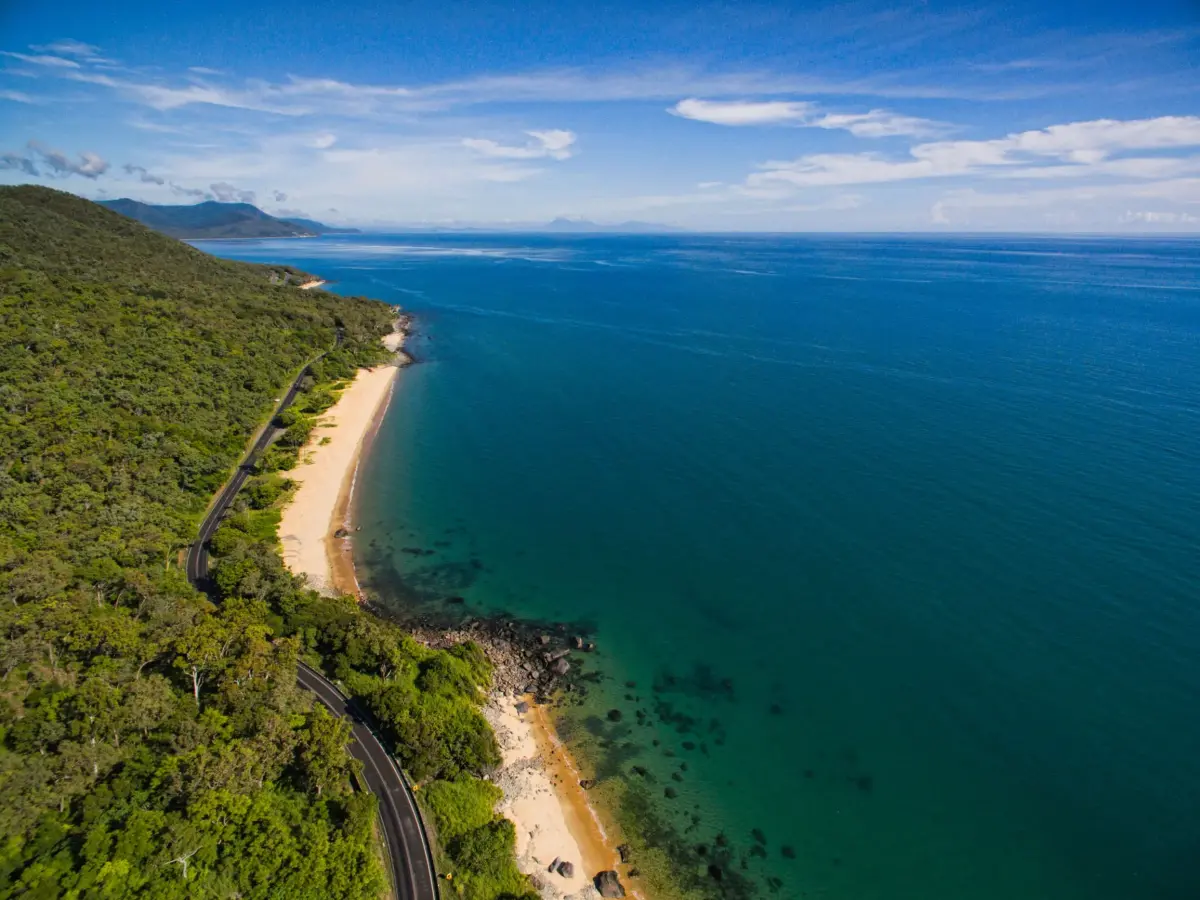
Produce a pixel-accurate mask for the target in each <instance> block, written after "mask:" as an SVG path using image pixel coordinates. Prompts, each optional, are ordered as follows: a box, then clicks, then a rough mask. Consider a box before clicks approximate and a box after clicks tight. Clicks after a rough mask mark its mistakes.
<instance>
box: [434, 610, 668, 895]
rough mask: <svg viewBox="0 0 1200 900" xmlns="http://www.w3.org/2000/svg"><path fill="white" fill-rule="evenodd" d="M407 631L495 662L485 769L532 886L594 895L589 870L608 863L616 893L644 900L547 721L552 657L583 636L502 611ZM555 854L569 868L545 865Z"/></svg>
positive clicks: (554, 669)
mask: <svg viewBox="0 0 1200 900" xmlns="http://www.w3.org/2000/svg"><path fill="white" fill-rule="evenodd" d="M552 635H553V636H552ZM413 636H414V637H415V638H416V639H417V640H418V641H420V642H421V643H423V644H426V645H428V646H431V647H439V648H444V647H449V646H452V645H454V644H458V643H461V642H463V641H468V640H469V641H474V642H475V643H476V644H478V645H479V646H480V647H481V648H482V649H483V651H484V653H486V654H487V657H488V659H490V660H491V661H492V663H493V665H494V666H495V675H494V680H493V689H492V692H491V694H490V695H489V697H488V703H487V706H486V707H485V708H484V716H485V717H486V718H487V720H488V723H489V724H491V726H492V730H493V731H494V732H495V734H496V741H497V743H499V745H500V749H501V755H502V760H503V761H502V765H501V768H500V769H499V771H497V772H496V774H495V777H494V780H495V782H496V784H497V785H499V786H500V788H501V789H502V790H503V791H504V799H503V800H501V802H500V804H499V806H498V811H499V812H500V813H501V814H502V815H503V816H504V817H505V818H507V819H509V820H510V821H511V822H512V823H513V825H514V827H515V829H516V836H517V842H516V856H517V868H518V869H520V870H521V871H522V872H523V873H525V874H526V875H529V876H530V879H531V881H532V882H533V884H534V885H535V886H536V888H537V890H538V892H539V893H540V894H541V895H542V896H543V897H545V898H552V900H595V898H596V897H598V896H600V894H599V893H598V892H597V891H596V889H595V887H594V886H593V879H594V878H595V877H596V875H597V874H599V873H600V872H606V871H607V872H614V871H615V872H616V873H617V875H618V878H619V881H620V884H621V886H622V888H623V889H624V891H625V894H624V895H625V896H628V897H636V898H638V900H645V893H644V892H643V891H642V890H640V889H639V888H640V887H641V884H640V879H639V878H638V877H637V874H638V870H637V866H636V864H634V862H632V861H629V860H628V859H627V857H626V853H627V849H623V846H622V844H621V836H620V832H619V830H618V828H617V827H616V825H615V823H612V821H611V819H610V818H609V817H608V816H605V815H603V813H604V810H602V809H599V808H597V806H596V805H595V804H594V803H593V801H592V799H591V797H590V796H589V789H590V788H591V787H592V785H591V784H590V783H589V782H587V781H586V780H584V779H583V778H582V777H581V773H580V767H579V765H578V764H577V763H576V761H575V759H574V758H573V757H572V756H571V753H570V750H569V749H568V748H567V747H566V746H565V745H564V744H563V742H562V740H561V739H560V738H559V736H558V733H557V731H556V729H555V725H554V721H553V715H552V713H553V708H554V703H555V698H556V697H557V695H558V694H559V692H560V691H561V690H563V688H564V684H563V675H564V672H565V670H564V669H562V668H559V667H558V665H556V664H559V665H560V664H561V663H562V662H563V661H568V659H569V657H570V655H571V653H572V652H582V653H586V652H589V651H588V650H586V649H584V648H586V647H590V646H592V645H591V644H589V643H587V642H583V641H582V639H578V640H577V639H576V638H575V637H573V636H570V637H569V636H568V635H567V634H566V632H565V631H563V630H562V629H550V630H549V631H540V630H538V629H535V628H532V627H530V626H526V625H520V624H518V623H515V622H513V621H511V620H493V621H487V620H484V621H473V622H471V623H469V624H467V625H465V626H463V627H461V628H456V629H451V630H447V629H445V628H437V627H430V628H417V629H416V630H415V631H414V633H413ZM581 645H582V646H581ZM570 668H571V666H570V665H569V664H568V666H567V669H570ZM566 687H568V688H569V685H567V686H566ZM558 861H565V862H569V863H571V864H572V866H573V867H574V872H573V873H572V875H571V876H570V877H564V876H563V875H561V874H559V873H557V872H553V871H551V867H552V865H553V864H554V863H556V862H558Z"/></svg>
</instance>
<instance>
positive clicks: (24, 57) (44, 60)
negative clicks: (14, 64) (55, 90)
mask: <svg viewBox="0 0 1200 900" xmlns="http://www.w3.org/2000/svg"><path fill="white" fill-rule="evenodd" d="M0 56H9V57H12V58H13V59H19V60H20V61H21V62H26V63H32V64H33V65H35V66H48V67H50V68H55V69H78V68H80V66H79V63H77V62H75V60H73V59H64V58H63V57H61V56H47V55H44V54H43V55H37V56H33V55H30V54H28V53H13V52H11V51H9V50H0Z"/></svg>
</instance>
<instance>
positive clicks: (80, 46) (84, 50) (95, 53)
mask: <svg viewBox="0 0 1200 900" xmlns="http://www.w3.org/2000/svg"><path fill="white" fill-rule="evenodd" d="M30 49H31V50H37V51H38V52H39V53H53V54H56V55H58V56H81V57H83V58H84V59H95V58H97V57H99V56H100V48H99V47H97V46H95V45H93V44H85V43H84V42H83V41H76V40H73V39H71V38H65V39H63V40H61V41H54V42H53V43H50V44H35V45H34V46H32V47H30Z"/></svg>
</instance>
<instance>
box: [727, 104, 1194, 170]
mask: <svg viewBox="0 0 1200 900" xmlns="http://www.w3.org/2000/svg"><path fill="white" fill-rule="evenodd" d="M1193 146H1200V117H1196V116H1162V117H1159V118H1155V119H1140V120H1133V121H1118V120H1113V119H1098V120H1095V121H1091V122H1072V123H1069V124H1065V125H1053V126H1051V127H1049V128H1044V129H1040V130H1037V131H1024V132H1019V133H1014V134H1010V135H1008V136H1007V137H1003V138H998V139H995V140H986V141H937V142H933V143H926V144H917V145H916V146H914V147H912V148H911V149H910V150H909V157H910V158H909V159H892V158H888V157H885V156H882V155H880V154H878V153H817V154H810V155H807V156H802V157H800V158H799V159H795V160H790V161H771V162H767V163H764V164H763V165H762V166H761V167H760V168H761V169H762V171H760V172H756V173H754V174H752V175H750V176H749V177H748V178H747V179H746V184H747V186H748V187H751V188H769V187H772V186H775V187H778V186H791V187H808V186H816V185H839V184H871V183H879V182H888V181H907V180H910V179H918V178H939V177H948V176H955V175H966V174H970V173H976V172H981V171H982V172H986V173H987V174H989V175H998V176H1004V175H1010V176H1020V177H1031V178H1048V177H1064V176H1065V177H1078V176H1080V175H1089V176H1093V175H1117V176H1124V177H1135V178H1145V177H1148V178H1155V177H1162V176H1163V175H1164V174H1181V173H1183V172H1185V171H1191V170H1192V169H1193V168H1194V166H1195V162H1194V161H1193V160H1178V159H1168V158H1157V157H1146V158H1134V159H1121V158H1118V159H1110V156H1112V155H1113V154H1116V153H1121V152H1127V151H1131V150H1137V151H1146V150H1164V149H1177V148H1181V147H1193ZM1047 161H1052V162H1053V163H1054V164H1053V165H1050V166H1045V165H1042V166H1040V167H1034V168H1033V169H1029V168H1026V169H1025V170H1024V174H1023V175H1022V173H1021V170H1019V169H1015V168H1014V169H1011V170H1010V171H1008V172H1005V171H1004V167H1016V166H1019V165H1022V164H1025V165H1028V164H1029V163H1039V162H1040V163H1045V162H1047ZM1031 172H1032V174H1030V173H1031Z"/></svg>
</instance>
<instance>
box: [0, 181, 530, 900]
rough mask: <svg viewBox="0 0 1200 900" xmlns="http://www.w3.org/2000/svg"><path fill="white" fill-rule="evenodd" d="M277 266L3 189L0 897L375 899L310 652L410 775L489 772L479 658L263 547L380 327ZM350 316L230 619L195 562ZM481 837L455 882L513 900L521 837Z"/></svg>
mask: <svg viewBox="0 0 1200 900" xmlns="http://www.w3.org/2000/svg"><path fill="white" fill-rule="evenodd" d="M284 271H286V272H288V273H290V274H293V275H295V274H298V273H296V272H295V270H290V269H287V267H265V266H254V265H249V264H245V263H235V262H228V261H223V260H218V259H215V258H213V257H211V256H208V255H206V254H204V253H201V252H200V251H198V250H195V249H194V248H191V247H189V246H187V245H185V244H181V243H179V242H177V241H175V240H172V239H170V238H166V237H164V236H162V235H159V234H156V233H154V232H151V231H149V230H148V229H146V228H144V227H142V226H141V225H138V224H137V223H135V222H132V221H130V220H128V219H125V218H123V217H121V216H119V215H117V214H115V213H112V212H110V211H108V210H105V209H103V208H101V207H99V206H97V205H95V204H92V203H90V202H88V201H85V200H82V199H80V198H78V197H73V196H71V195H69V194H64V193H61V192H58V191H52V190H49V189H45V188H35V187H17V188H0V333H2V334H3V336H4V341H3V342H2V344H0V798H2V799H0V835H3V838H2V843H0V897H7V896H23V897H24V896H27V897H45V898H51V897H68V896H69V897H79V898H84V897H101V896H103V897H111V898H126V897H129V898H133V897H146V898H149V897H153V898H172V897H179V898H183V897H189V898H191V897H214V898H216V897H229V896H240V897H243V898H259V897H261V898H266V897H278V896H286V897H289V898H307V897H311V898H314V900H316V898H369V897H371V898H373V897H378V896H379V895H380V893H381V892H382V891H383V890H384V887H385V881H384V877H383V873H382V871H381V869H380V867H379V864H378V859H377V854H376V853H375V851H374V849H373V847H372V842H373V837H372V826H373V823H374V819H375V801H374V798H373V797H371V796H370V795H366V794H356V793H354V792H353V791H352V783H353V777H352V776H353V774H354V769H355V765H354V763H353V760H352V759H351V757H350V756H349V755H348V754H347V753H346V744H347V741H348V737H349V731H348V726H347V725H346V724H345V723H343V722H341V721H339V720H337V719H334V718H333V717H331V716H330V715H329V714H328V713H326V712H325V710H324V709H323V708H322V707H320V706H319V704H313V703H312V701H311V699H310V698H309V697H307V696H306V695H305V694H303V693H302V692H300V691H299V690H298V689H297V687H296V665H297V660H298V659H300V658H301V657H309V658H312V659H313V661H314V662H317V663H319V664H321V665H322V666H323V667H324V668H325V669H326V671H329V672H331V673H333V674H335V675H337V676H338V677H341V678H343V679H344V680H345V681H346V682H347V684H348V685H351V686H352V689H353V690H354V691H355V692H356V693H357V694H358V695H359V696H361V697H362V698H363V700H364V702H365V703H367V704H368V705H369V707H370V708H371V709H372V710H374V711H377V713H378V714H379V716H380V722H381V724H382V727H383V729H384V731H385V733H386V734H387V735H388V736H389V737H391V738H392V739H394V740H397V741H399V742H404V743H402V744H398V747H397V752H398V754H399V756H400V758H401V759H402V760H403V762H404V764H405V765H406V766H408V767H410V769H411V770H412V771H414V772H421V773H423V774H422V775H420V776H419V777H426V778H430V779H435V780H436V779H438V778H441V779H459V780H465V783H474V784H478V783H482V782H478V781H470V779H477V778H478V776H480V775H482V774H484V773H485V772H486V771H487V770H488V768H489V767H490V766H491V765H494V763H495V760H496V752H495V743H494V738H492V736H491V733H490V731H489V730H488V729H487V726H486V723H485V722H483V720H482V717H481V716H480V715H479V710H478V702H479V700H478V696H477V695H478V694H479V690H478V686H479V685H480V684H483V683H485V682H486V678H487V676H488V672H487V669H486V665H485V663H484V662H483V660H482V659H481V657H480V656H479V655H478V652H477V651H475V650H473V649H471V648H469V647H468V648H464V649H460V650H457V651H454V652H435V651H429V650H426V649H425V648H421V647H419V646H417V645H415V643H414V642H412V640H411V638H408V637H407V636H406V635H404V634H402V633H400V632H399V631H398V630H397V629H395V628H394V627H393V626H390V625H387V624H386V623H383V622H380V621H378V620H376V619H374V618H373V617H372V616H370V615H369V614H367V613H365V612H363V611H362V610H360V609H358V608H357V607H356V606H354V605H353V604H351V603H348V602H344V601H329V600H324V599H322V598H320V597H318V596H317V595H316V594H315V593H313V592H312V591H309V590H307V589H305V588H304V587H303V586H302V585H301V584H300V583H299V582H298V580H297V579H296V578H294V577H293V576H291V575H290V574H289V573H287V571H286V570H285V569H284V568H283V566H282V562H281V560H280V558H279V556H278V554H277V552H276V551H275V540H276V539H275V533H274V523H275V522H277V512H276V508H277V505H278V503H279V502H281V500H282V499H283V498H284V497H285V496H286V492H287V487H288V484H287V480H286V476H285V474H283V473H284V472H285V471H286V469H287V468H288V467H289V465H290V464H292V463H294V460H295V456H296V453H297V451H298V449H299V447H301V446H302V445H303V443H304V438H305V437H307V433H308V432H307V430H306V429H308V428H311V421H312V417H313V416H315V415H316V414H317V413H319V412H320V411H321V410H322V409H323V408H324V407H325V406H327V405H328V403H329V402H331V400H332V397H333V394H332V392H331V385H332V384H333V383H335V382H336V381H337V380H338V379H345V378H348V377H351V376H352V375H353V373H354V371H355V370H356V369H357V368H358V367H359V366H362V365H369V364H372V363H375V362H378V361H379V360H380V359H381V354H382V350H381V348H380V346H379V338H380V336H381V335H383V334H385V333H386V332H387V331H389V330H390V328H391V319H392V311H391V310H390V308H389V307H387V306H386V305H385V304H382V303H379V302H376V301H371V300H366V299H362V298H345V297H338V296H335V295H332V294H328V293H325V292H322V291H298V290H296V289H295V288H292V287H287V286H284V285H282V284H278V283H276V282H279V281H281V280H282V279H280V278H279V275H280V273H281V272H284ZM339 328H340V329H342V332H343V334H344V340H343V342H342V345H341V346H340V347H339V348H338V349H337V350H335V351H333V352H331V353H329V354H328V355H327V356H326V357H325V358H324V359H322V360H321V361H320V363H319V365H318V367H317V368H316V370H315V371H314V378H313V381H312V383H311V384H307V385H305V387H306V389H307V392H306V393H305V394H304V395H303V397H302V402H301V403H300V404H298V407H297V410H296V414H295V416H294V417H292V420H291V421H289V422H287V423H286V424H288V426H289V427H288V431H287V432H286V433H285V435H284V437H283V439H282V440H281V441H280V442H279V443H278V444H277V445H276V446H275V447H273V448H272V450H271V451H270V453H269V454H268V457H267V459H265V460H264V469H265V470H266V471H264V472H263V473H262V474H261V475H259V476H257V477H256V478H255V479H253V480H252V482H251V484H250V485H249V486H248V487H247V489H246V490H245V491H244V492H243V493H242V494H241V495H240V496H239V498H238V501H237V506H236V508H235V514H234V516H233V517H232V518H231V520H230V521H229V522H228V523H227V524H226V525H225V526H224V527H223V528H222V529H221V531H220V532H219V533H218V536H217V539H216V541H215V542H214V543H215V546H214V550H215V551H216V553H217V559H216V567H215V572H214V576H215V579H216V583H217V585H218V590H219V597H218V599H219V601H220V602H219V603H218V604H214V603H213V602H211V601H210V600H209V599H208V598H206V597H204V596H203V595H201V594H199V593H197V592H196V591H195V590H194V589H193V588H192V587H191V585H190V584H188V582H187V579H186V578H185V576H184V573H183V572H182V570H181V569H180V568H179V567H178V560H179V558H180V554H181V551H182V550H183V549H184V548H185V547H186V546H187V545H188V544H189V543H190V542H191V540H192V539H193V537H194V534H195V529H196V525H197V523H198V522H199V520H200V518H201V516H202V515H203V511H204V509H205V507H206V506H207V504H208V502H209V500H210V498H211V496H212V495H213V494H214V493H215V492H216V491H217V490H218V489H219V488H220V486H221V485H222V484H223V482H224V481H225V479H226V477H227V476H228V474H229V472H230V471H231V470H232V468H233V467H234V466H235V465H236V463H237V461H238V459H239V458H240V455H241V453H242V452H243V450H244V448H245V445H246V441H247V439H248V437H249V436H250V435H251V434H252V433H253V431H254V430H255V428H256V427H258V426H259V425H260V424H261V423H262V421H263V420H264V419H265V417H266V416H268V415H270V412H271V410H272V409H273V406H274V399H275V397H277V396H278V394H279V391H280V389H281V387H282V386H284V385H286V384H288V383H289V381H290V379H291V378H292V377H293V375H294V373H295V372H296V371H297V370H298V369H299V368H300V367H301V366H302V365H303V364H304V362H305V361H307V360H309V359H311V358H312V357H313V356H314V355H316V354H317V353H319V352H320V351H321V350H323V349H325V348H328V347H331V346H332V345H333V343H334V337H335V334H336V333H337V331H338V329H339ZM409 741H411V742H412V743H411V745H410V744H409V743H407V742H409ZM439 824H440V823H439ZM479 827H480V828H490V829H491V831H489V832H488V834H487V835H484V834H482V833H481V834H480V835H478V836H476V837H468V838H466V840H465V843H463V844H462V850H461V851H460V852H458V855H457V856H455V859H461V860H462V863H461V865H462V871H463V877H462V878H461V879H460V880H459V881H458V882H456V885H457V883H461V884H462V885H463V886H464V889H463V890H462V893H463V895H464V896H467V897H470V898H472V900H474V898H479V900H490V898H495V897H500V896H503V895H504V894H506V893H508V894H512V893H520V892H521V890H522V889H523V888H522V887H521V885H520V884H517V883H514V884H513V886H514V887H516V888H517V889H516V890H514V891H510V890H508V887H507V885H508V882H507V880H506V879H505V878H503V877H499V876H497V877H492V876H493V875H494V874H495V873H500V874H501V875H505V874H507V870H506V869H505V866H507V867H509V868H511V867H512V851H511V842H509V844H508V845H507V851H506V852H507V856H504V857H503V858H500V856H498V855H497V854H498V853H499V843H498V842H496V841H494V840H491V841H490V843H489V839H490V838H489V836H490V835H491V833H492V832H494V831H495V830H496V826H495V824H494V822H493V821H491V820H489V822H488V823H485V824H484V825H481V826H479ZM476 830H478V828H477V829H476ZM481 848H482V849H481ZM452 855H453V854H452ZM513 871H515V869H514V870H513ZM477 872H478V873H479V875H478V877H476V878H473V874H474V873H477ZM502 883H503V885H505V886H503V887H502ZM522 883H523V882H522Z"/></svg>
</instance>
